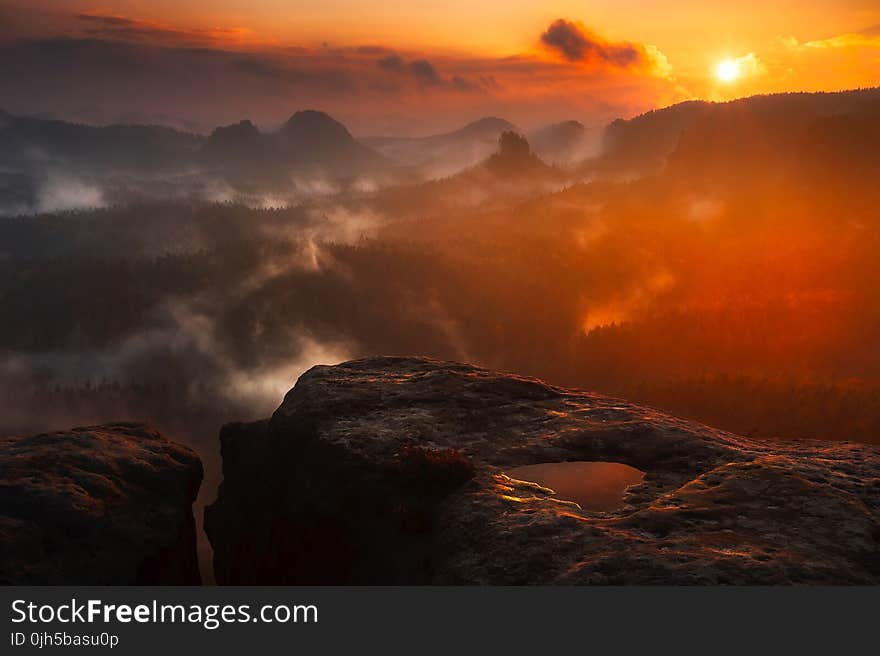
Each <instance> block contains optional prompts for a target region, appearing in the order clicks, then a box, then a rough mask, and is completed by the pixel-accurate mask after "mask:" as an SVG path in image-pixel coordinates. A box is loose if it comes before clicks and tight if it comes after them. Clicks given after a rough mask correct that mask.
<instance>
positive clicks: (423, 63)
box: [409, 59, 443, 85]
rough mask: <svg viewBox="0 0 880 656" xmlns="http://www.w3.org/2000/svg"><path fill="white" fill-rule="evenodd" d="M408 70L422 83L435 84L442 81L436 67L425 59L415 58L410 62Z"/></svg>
mask: <svg viewBox="0 0 880 656" xmlns="http://www.w3.org/2000/svg"><path fill="white" fill-rule="evenodd" d="M409 70H410V71H411V72H412V74H413V75H414V76H415V78H416V79H417V80H418V81H419V82H422V83H424V84H430V85H436V84H441V83H442V82H443V79H442V78H441V77H440V74H439V73H438V72H437V69H436V68H434V65H433V64H432V63H431V62H429V61H428V60H427V59H417V60H415V61H413V62H410V64H409Z"/></svg>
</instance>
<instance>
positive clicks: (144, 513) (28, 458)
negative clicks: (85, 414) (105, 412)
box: [0, 424, 202, 585]
mask: <svg viewBox="0 0 880 656" xmlns="http://www.w3.org/2000/svg"><path fill="white" fill-rule="evenodd" d="M201 480H202V464H201V461H200V460H199V458H198V456H196V454H195V453H194V452H193V451H191V450H190V449H188V448H186V447H184V446H181V445H179V444H175V443H173V442H170V441H168V440H167V439H165V438H164V437H162V436H161V435H160V434H159V433H158V432H156V431H155V430H153V429H150V428H148V427H146V426H142V425H138V424H111V425H106V426H93V427H89V428H74V429H72V430H69V431H63V432H59V433H51V434H43V435H35V436H33V437H7V438H0V583H2V584H16V585H132V584H143V585H189V584H199V583H200V577H199V570H198V563H197V561H196V539H195V524H194V521H193V513H192V503H193V501H194V500H195V497H196V493H197V491H198V488H199V484H200V483H201Z"/></svg>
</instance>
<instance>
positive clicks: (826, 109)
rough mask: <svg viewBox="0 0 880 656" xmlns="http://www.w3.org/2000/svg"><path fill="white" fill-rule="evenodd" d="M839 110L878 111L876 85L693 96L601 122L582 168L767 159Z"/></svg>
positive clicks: (608, 171)
mask: <svg viewBox="0 0 880 656" xmlns="http://www.w3.org/2000/svg"><path fill="white" fill-rule="evenodd" d="M841 115H853V116H866V115H867V116H874V117H878V118H880V89H876V88H875V89H859V90H855V91H840V92H833V93H780V94H770V95H762V96H751V97H748V98H741V99H738V100H733V101H730V102H724V103H711V102H704V101H696V100H695V101H688V102H683V103H678V104H676V105H672V106H670V107H666V108H663V109H657V110H654V111H650V112H647V113H645V114H642V115H640V116H637V117H635V118H632V119H628V120H623V119H618V120H616V121H614V122H612V123H611V124H610V125H608V126H607V127H606V128H605V131H604V134H603V137H602V153H601V155H600V156H599V157H597V158H596V159H595V160H593V161H592V162H591V163H590V164H589V165H588V166H587V167H586V170H587V171H588V172H591V173H594V174H600V175H603V176H608V177H628V178H632V177H641V176H644V175H654V174H656V173H659V172H660V171H662V170H663V169H664V168H665V167H666V165H667V163H668V162H669V161H670V159H677V160H678V163H679V167H680V165H681V164H683V163H684V162H685V161H686V162H688V163H689V165H690V167H692V170H698V169H700V168H701V167H703V166H706V167H708V168H707V169H705V170H704V171H703V174H704V175H710V174H712V171H713V170H716V169H717V168H718V167H724V166H728V165H729V164H730V165H733V166H737V162H744V161H745V159H748V160H749V162H751V163H758V164H760V163H761V162H764V163H769V162H770V161H774V159H770V160H768V159H767V158H766V155H767V154H769V153H771V152H772V153H774V154H780V153H781V154H786V153H791V152H793V149H794V148H796V145H797V143H798V141H799V140H800V139H801V138H802V136H803V135H804V132H805V131H806V130H808V129H809V128H810V125H811V124H813V123H814V122H815V121H817V120H820V119H823V118H828V117H833V116H841ZM743 168H747V165H746V166H744V167H743Z"/></svg>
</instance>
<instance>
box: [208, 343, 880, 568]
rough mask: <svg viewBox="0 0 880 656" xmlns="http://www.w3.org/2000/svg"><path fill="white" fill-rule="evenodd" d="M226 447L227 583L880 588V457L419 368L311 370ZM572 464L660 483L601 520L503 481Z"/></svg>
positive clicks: (411, 363) (454, 369) (478, 372)
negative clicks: (536, 468) (631, 470)
mask: <svg viewBox="0 0 880 656" xmlns="http://www.w3.org/2000/svg"><path fill="white" fill-rule="evenodd" d="M221 441H222V449H223V460H224V463H223V468H224V482H223V484H222V486H221V489H220V493H219V497H218V500H217V502H216V503H215V504H214V505H213V506H211V507H210V508H208V510H207V511H206V529H207V531H208V535H209V538H210V540H211V542H212V545H213V547H214V550H215V568H216V576H217V580H218V582H219V583H221V584H222V583H235V584H286V583H302V584H341V583H385V584H393V583H436V584H793V583H807V584H827V583H833V584H849V583H877V582H880V522H878V512H880V451H878V449H877V448H876V447H870V446H865V445H857V444H848V443H837V444H828V443H817V442H806V441H805V442H796V443H792V442H786V443H766V442H759V441H754V440H750V439H746V438H743V437H738V436H736V435H731V434H729V433H724V432H722V431H718V430H714V429H712V428H708V427H706V426H702V425H700V424H697V423H694V422H690V421H684V420H681V419H676V418H674V417H671V416H669V415H666V414H663V413H661V412H658V411H655V410H652V409H650V408H645V407H641V406H636V405H632V404H629V403H626V402H623V401H620V400H616V399H611V398H607V397H602V396H599V395H596V394H590V393H586V392H580V391H572V390H564V389H559V388H555V387H552V386H549V385H546V384H544V383H542V382H540V381H537V380H531V379H526V378H521V377H517V376H511V375H504V374H499V373H494V372H490V371H486V370H483V369H479V368H475V367H472V366H468V365H462V364H454V363H441V362H435V361H431V360H425V359H417V358H371V359H364V360H358V361H353V362H348V363H345V364H342V365H339V366H335V367H325V366H319V367H315V368H313V369H311V370H310V371H309V372H307V373H306V374H305V375H303V376H302V377H301V378H300V379H299V381H298V382H297V384H296V386H295V387H294V388H293V389H292V390H291V391H290V392H289V393H288V394H287V396H286V398H285V399H284V402H283V404H282V405H281V407H280V408H278V410H277V411H276V412H275V414H274V416H273V417H272V418H271V420H266V421H263V422H258V423H254V424H233V425H229V426H227V427H225V428H224V430H223V432H222V435H221ZM575 460H577V461H596V460H601V461H613V462H620V463H624V464H627V465H630V466H632V467H635V468H637V469H639V470H641V471H644V472H645V476H644V480H643V481H642V482H641V483H639V484H637V485H635V486H633V487H630V488H628V489H627V491H626V493H625V496H624V505H623V506H622V507H620V508H619V509H617V510H615V511H613V512H604V513H603V512H591V511H586V510H583V509H581V508H580V507H579V506H578V505H576V504H574V503H571V502H569V501H566V500H564V499H559V498H557V497H554V496H553V495H552V494H551V491H550V490H548V489H546V488H544V487H542V486H540V485H538V484H536V483H534V482H530V481H522V480H515V479H512V478H510V477H508V476H506V475H505V474H504V472H505V471H509V470H510V469H512V468H515V467H519V466H523V465H529V464H535V463H547V462H558V461H575Z"/></svg>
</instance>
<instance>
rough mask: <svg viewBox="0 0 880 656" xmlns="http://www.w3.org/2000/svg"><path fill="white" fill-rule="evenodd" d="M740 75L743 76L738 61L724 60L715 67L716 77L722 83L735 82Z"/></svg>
mask: <svg viewBox="0 0 880 656" xmlns="http://www.w3.org/2000/svg"><path fill="white" fill-rule="evenodd" d="M740 75H742V70H741V68H740V63H739V61H737V60H736V59H722V60H721V61H720V62H718V65H717V66H715V77H717V78H718V79H719V80H721V81H722V82H733V81H734V80H736V79H737V78H738V77H739V76H740Z"/></svg>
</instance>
